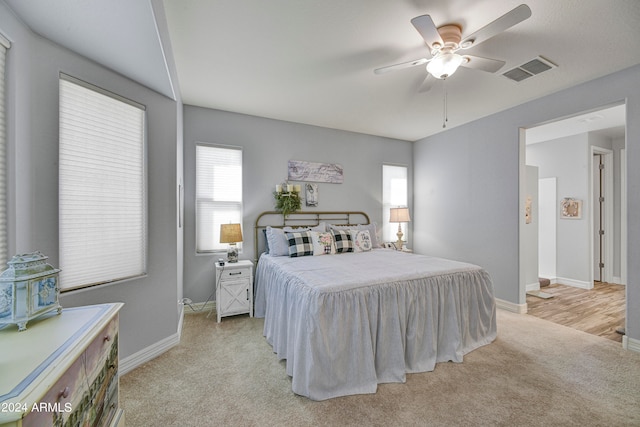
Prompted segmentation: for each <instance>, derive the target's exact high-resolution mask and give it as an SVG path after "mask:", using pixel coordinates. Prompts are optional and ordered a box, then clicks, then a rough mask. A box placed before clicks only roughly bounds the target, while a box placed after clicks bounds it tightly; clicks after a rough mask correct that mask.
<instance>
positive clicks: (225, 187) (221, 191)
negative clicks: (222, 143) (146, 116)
mask: <svg viewBox="0 0 640 427" xmlns="http://www.w3.org/2000/svg"><path fill="white" fill-rule="evenodd" d="M229 223H239V224H242V150H240V149H238V148H228V147H219V146H212V145H206V144H197V145H196V252H198V253H205V252H215V251H224V250H226V249H227V246H228V245H227V244H226V243H220V225H221V224H229ZM238 246H239V248H241V245H240V244H239V245H238Z"/></svg>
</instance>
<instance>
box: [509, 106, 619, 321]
mask: <svg viewBox="0 0 640 427" xmlns="http://www.w3.org/2000/svg"><path fill="white" fill-rule="evenodd" d="M611 116H616V117H617V118H616V119H612V117H611ZM625 117H626V107H625V105H624V104H618V105H616V106H609V107H605V108H603V109H601V110H595V111H589V112H586V113H581V114H579V115H576V116H573V117H570V118H563V119H559V120H557V121H554V122H549V123H545V124H543V125H540V126H536V127H533V128H530V129H526V130H523V132H522V139H523V140H524V141H523V142H522V143H521V150H522V151H523V153H522V155H521V161H522V163H521V164H526V165H532V166H536V167H538V168H539V177H540V186H539V191H538V193H539V197H540V200H536V201H535V202H534V205H536V204H537V205H538V206H534V215H537V216H538V218H539V223H540V233H541V236H540V240H539V242H536V244H537V245H539V247H538V249H539V265H538V273H539V275H540V276H541V277H544V276H549V277H547V278H548V279H550V283H551V284H554V283H558V284H560V285H559V286H563V285H569V289H568V292H566V294H569V293H571V292H573V291H572V289H576V288H578V290H579V291H585V292H587V293H588V294H585V295H588V298H589V299H590V300H593V301H594V302H593V303H592V304H591V306H592V307H593V309H594V310H598V308H599V305H602V306H603V307H604V306H605V305H606V304H608V302H605V300H604V299H603V300H598V298H600V297H599V296H598V295H600V294H602V292H596V291H600V290H601V289H594V283H596V284H604V285H607V286H609V287H611V288H615V287H616V286H617V287H618V291H617V295H622V298H618V301H620V300H622V301H621V302H617V303H615V304H618V305H619V306H620V310H618V311H620V314H621V315H620V316H619V317H620V322H621V323H622V324H620V325H616V326H617V328H614V331H615V329H623V328H624V326H625V325H624V321H625V320H624V319H625V317H626V316H625V315H624V313H625V311H626V301H625V299H626V298H624V295H625V292H626V290H625V287H624V286H622V285H623V284H624V280H623V278H625V279H626V203H625V201H624V198H625V196H626V182H625V180H626V170H625V166H626V158H625V144H626V141H625V139H626V138H625V134H624V129H625ZM538 144H539V145H538ZM536 145H537V147H536V148H535V149H532V148H531V146H536ZM550 153H553V154H550ZM601 164H602V165H603V166H600V165H601ZM521 176H522V175H521ZM520 188H521V204H522V206H524V205H525V202H524V200H525V199H526V197H527V195H526V194H524V193H523V189H524V188H525V186H524V185H522V186H521V187H520ZM567 199H569V200H571V201H575V202H576V203H577V204H578V205H579V206H580V211H579V213H578V214H575V215H571V216H570V217H567V216H563V215H562V212H561V210H562V209H561V206H562V203H563V201H565V200H567ZM545 206H547V207H549V206H550V208H548V209H549V210H542V209H543V208H545ZM538 208H539V209H540V210H539V211H536V210H537V209H538ZM545 224H546V225H545ZM520 227H521V233H520V236H521V242H522V244H524V245H527V244H530V243H531V242H526V241H525V242H523V240H524V239H523V237H524V236H526V233H525V230H526V229H525V227H526V224H525V222H524V221H521V222H520ZM545 227H547V228H548V230H547V231H545ZM549 230H551V231H549ZM542 233H548V234H545V235H542ZM545 245H546V246H545ZM550 245H551V246H550ZM545 248H546V249H545ZM526 252H527V251H525V250H523V249H522V246H521V251H520V254H521V255H520V257H521V259H520V265H521V271H522V266H524V265H527V261H526V260H523V255H524V254H525V253H526ZM529 252H530V251H529ZM522 276H523V274H522V273H521V277H522ZM540 283H544V282H543V281H542V280H541V281H540ZM530 286H531V285H530V283H527V282H525V281H522V280H521V284H520V287H521V295H523V294H525V293H526V291H529V290H530ZM580 288H581V289H580ZM546 289H550V288H546ZM620 289H621V290H622V292H620ZM554 292H556V293H558V292H560V291H557V290H556V289H553V292H552V294H553V293H554ZM545 293H546V291H545V292H542V294H545ZM552 297H553V295H552ZM559 300H560V298H556V301H558V302H559ZM529 301H531V300H530V298H529V297H525V298H524V300H523V301H522V302H523V303H524V304H523V305H524V311H525V312H526V311H527V305H528V303H529ZM598 301H601V302H600V303H598ZM615 304H614V310H615ZM531 305H532V307H533V304H531ZM550 305H551V304H549V303H544V304H537V307H538V306H550ZM555 305H556V307H555V309H556V310H558V307H557V304H555ZM570 305H571V304H570V303H567V306H566V307H564V308H561V309H560V310H566V311H567V313H568V312H569V310H571V309H572V308H571V306H570ZM537 307H536V310H538V308H537ZM531 314H533V313H531ZM588 314H589V313H585V312H584V311H583V312H581V313H578V314H577V316H576V317H577V318H578V319H581V318H585V317H587V315H588ZM539 317H541V316H539ZM561 317H567V316H561ZM594 318H595V317H594ZM551 321H553V320H551ZM568 326H571V325H568ZM609 329H611V328H610V327H609Z"/></svg>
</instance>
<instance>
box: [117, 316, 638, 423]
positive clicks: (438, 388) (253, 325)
mask: <svg viewBox="0 0 640 427" xmlns="http://www.w3.org/2000/svg"><path fill="white" fill-rule="evenodd" d="M262 325H263V321H262V319H250V318H249V317H248V316H246V315H245V316H237V317H230V318H225V319H223V321H222V323H220V324H218V323H216V319H215V316H211V317H210V318H208V319H207V318H206V313H204V314H188V315H185V322H184V329H183V334H182V342H181V343H180V345H178V346H177V347H175V348H173V349H171V350H170V351H168V352H167V353H165V354H163V355H161V356H160V357H158V358H157V359H155V360H153V361H151V362H149V363H147V364H145V365H143V366H141V367H139V368H137V369H135V370H133V371H132V372H130V373H128V374H127V375H125V376H123V377H122V378H121V379H120V393H121V394H120V403H121V405H122V407H123V408H124V410H125V416H126V424H127V426H144V427H147V426H152V425H154V426H160V425H161V426H356V425H357V426H362V425H369V426H376V425H380V426H383V425H384V426H390V425H393V426H401V425H407V426H415V425H421V426H429V425H434V426H478V425H487V426H572V425H575V426H626V425H628V426H639V425H640V403H639V402H640V354H638V353H634V352H630V351H625V350H623V349H622V348H621V347H620V344H619V343H615V342H613V341H611V340H607V339H605V338H599V337H596V336H593V335H589V334H586V333H584V332H580V331H577V330H574V329H570V328H567V327H564V326H560V325H556V324H553V323H550V322H548V321H545V320H541V319H537V318H535V317H532V316H528V315H517V314H513V313H509V312H505V311H502V310H498V339H497V340H496V341H495V342H494V343H492V344H490V345H488V346H485V347H482V348H480V349H477V350H475V351H473V352H471V353H469V354H468V355H466V356H465V359H464V362H463V363H461V364H456V363H440V364H438V365H437V366H436V369H435V370H434V371H433V372H427V373H422V374H412V375H408V377H407V382H406V383H405V384H382V385H380V386H379V387H378V392H377V393H376V394H371V395H358V396H348V397H342V398H337V399H330V400H326V401H322V402H314V401H311V400H309V399H306V398H304V397H300V396H297V395H295V394H293V392H292V391H291V380H290V378H289V377H288V376H287V375H286V373H285V368H284V361H282V362H278V361H277V360H276V356H275V355H274V354H273V352H272V350H271V347H270V346H269V345H268V344H267V343H266V341H265V339H264V337H263V336H262Z"/></svg>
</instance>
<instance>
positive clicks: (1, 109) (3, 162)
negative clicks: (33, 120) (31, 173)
mask: <svg viewBox="0 0 640 427" xmlns="http://www.w3.org/2000/svg"><path fill="white" fill-rule="evenodd" d="M9 46H10V44H9V41H8V40H6V39H5V38H4V37H3V36H1V35H0V265H1V266H4V265H5V263H6V262H7V261H9V254H8V244H7V241H8V240H9V236H8V231H7V134H6V126H5V123H6V118H5V105H6V99H5V61H6V57H7V49H8V48H9ZM3 269H4V267H3V268H0V270H3Z"/></svg>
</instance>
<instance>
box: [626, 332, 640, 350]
mask: <svg viewBox="0 0 640 427" xmlns="http://www.w3.org/2000/svg"><path fill="white" fill-rule="evenodd" d="M622 348H624V349H625V350H631V351H635V352H637V353H640V340H637V339H634V338H629V337H628V336H626V335H625V336H623V337H622Z"/></svg>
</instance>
